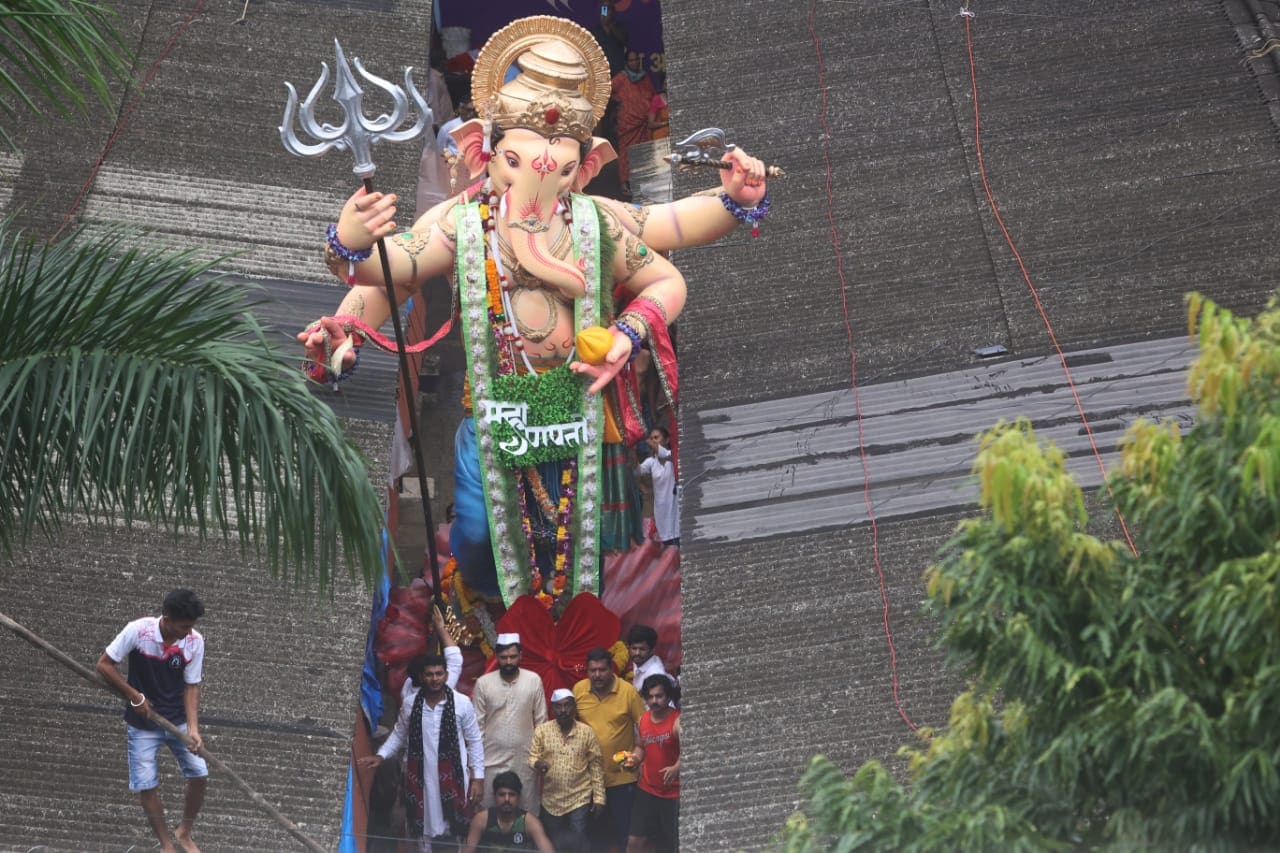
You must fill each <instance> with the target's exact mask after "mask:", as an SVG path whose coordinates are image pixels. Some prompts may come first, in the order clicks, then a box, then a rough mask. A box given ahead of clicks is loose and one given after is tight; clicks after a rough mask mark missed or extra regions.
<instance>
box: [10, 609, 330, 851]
mask: <svg viewBox="0 0 1280 853" xmlns="http://www.w3.org/2000/svg"><path fill="white" fill-rule="evenodd" d="M0 625H3V626H4V627H6V628H8V629H9V630H10V631H12V632H13V633H15V634H17V635H18V636H19V637H21V638H22V639H24V640H26V641H27V642H28V643H30V644H31V645H33V646H35V647H36V648H37V649H40V650H41V651H42V652H44V653H45V654H47V655H49V657H51V658H53V659H54V660H56V661H58V662H59V663H61V664H62V665H63V666H65V667H67V668H68V669H70V670H71V671H72V672H74V673H75V674H76V675H78V676H80V677H81V678H83V679H84V680H85V681H88V682H91V683H93V684H96V685H97V686H99V687H101V688H103V689H105V690H110V691H112V692H115V688H113V687H112V686H111V685H110V684H108V683H107V682H106V681H105V680H104V679H103V677H102V676H101V675H99V674H98V671H97V670H95V669H90V668H89V667H87V666H85V665H84V664H82V663H80V662H79V661H77V660H76V659H75V658H73V657H71V656H70V655H68V654H67V653H66V652H64V651H62V650H61V649H58V648H56V647H55V646H53V645H52V644H50V643H49V642H48V641H46V640H44V639H43V638H41V637H39V636H37V635H36V634H35V633H33V632H32V631H30V630H29V629H27V628H25V627H23V626H22V625H20V624H18V623H17V622H15V621H13V620H12V619H10V618H9V617H8V616H6V615H5V614H4V613H0ZM124 698H125V699H126V701H127V699H128V697H124ZM150 719H151V722H153V723H155V724H156V725H158V726H159V727H160V728H162V729H164V730H165V731H166V732H168V733H169V734H171V735H174V736H175V737H177V738H178V739H179V740H180V741H181V742H182V743H183V744H184V745H186V746H190V745H191V742H190V741H189V740H188V739H187V736H186V735H185V734H183V733H182V732H181V731H180V730H179V729H178V727H177V726H175V725H174V724H173V723H171V722H169V721H168V720H166V719H165V718H164V717H162V716H160V715H159V714H152V715H151V718H150ZM200 757H201V758H203V759H204V760H205V761H207V762H208V763H209V764H210V765H211V766H212V767H213V768H214V769H215V770H217V771H218V772H219V773H225V774H226V775H227V776H230V777H231V781H233V782H235V783H236V785H237V787H239V788H240V790H242V791H244V793H245V794H246V795H247V796H248V797H249V799H251V800H253V802H254V803H255V804H256V805H257V806H258V807H259V808H261V809H262V810H263V811H265V812H266V813H267V814H269V815H271V818H272V819H273V820H274V821H275V822H276V823H278V824H280V826H281V827H282V828H283V829H284V830H285V831H286V832H288V833H289V834H290V835H292V836H293V837H294V838H296V839H297V840H298V841H299V842H300V843H301V844H302V845H303V846H304V847H306V848H307V849H308V850H311V851H313V853H328V851H327V850H325V848H324V847H322V846H320V844H319V843H318V842H317V841H315V839H313V838H311V837H310V836H309V835H307V834H306V833H305V832H303V831H302V830H301V829H300V828H299V827H298V825H297V824H296V823H294V822H293V821H291V820H289V819H288V818H287V817H285V816H284V815H283V814H281V813H280V811H279V810H278V809H277V808H276V807H275V806H273V805H271V803H269V802H267V801H266V800H265V799H263V797H262V795H261V794H259V793H258V792H257V791H255V790H253V788H251V787H249V783H248V782H246V781H245V780H244V779H243V778H241V776H240V774H239V773H237V772H235V771H234V770H232V769H231V768H230V767H228V766H227V765H225V764H223V763H222V760H221V759H219V758H218V757H217V756H215V755H214V754H213V753H211V752H209V748H208V747H207V746H206V747H204V748H202V749H201V750H200Z"/></svg>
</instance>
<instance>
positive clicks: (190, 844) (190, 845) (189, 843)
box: [173, 826, 200, 853]
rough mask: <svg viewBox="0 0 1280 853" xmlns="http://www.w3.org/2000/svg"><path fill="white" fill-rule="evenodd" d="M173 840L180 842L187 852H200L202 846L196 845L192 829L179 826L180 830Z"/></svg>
mask: <svg viewBox="0 0 1280 853" xmlns="http://www.w3.org/2000/svg"><path fill="white" fill-rule="evenodd" d="M173 840H174V841H176V842H177V843H178V846H179V847H181V848H182V849H183V850H184V851H185V853H200V848H199V847H197V846H196V842H195V841H194V840H193V839H192V838H191V829H190V828H183V827H181V826H180V827H178V831H177V832H175V833H174V834H173Z"/></svg>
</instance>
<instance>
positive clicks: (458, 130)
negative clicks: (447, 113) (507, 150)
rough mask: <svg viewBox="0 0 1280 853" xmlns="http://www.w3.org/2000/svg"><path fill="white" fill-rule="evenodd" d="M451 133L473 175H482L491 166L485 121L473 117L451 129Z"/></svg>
mask: <svg viewBox="0 0 1280 853" xmlns="http://www.w3.org/2000/svg"><path fill="white" fill-rule="evenodd" d="M449 135H450V136H452V137H453V139H454V141H455V142H457V143H458V156H460V157H461V158H462V162H463V163H466V164H467V171H469V172H470V173H471V177H473V178H478V177H480V175H482V174H483V173H484V171H485V169H487V168H489V152H488V150H487V146H486V145H485V144H484V143H485V123H484V122H483V121H481V120H480V119H478V118H473V119H471V121H468V122H463V123H462V124H461V125H459V126H458V127H455V128H454V129H453V130H451V131H449Z"/></svg>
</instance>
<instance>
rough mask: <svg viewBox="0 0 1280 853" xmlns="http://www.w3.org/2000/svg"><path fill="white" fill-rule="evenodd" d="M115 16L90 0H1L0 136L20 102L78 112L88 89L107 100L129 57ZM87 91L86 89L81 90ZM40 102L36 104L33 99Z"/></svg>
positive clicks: (5, 135)
mask: <svg viewBox="0 0 1280 853" xmlns="http://www.w3.org/2000/svg"><path fill="white" fill-rule="evenodd" d="M116 21H117V19H116V16H115V14H114V13H113V12H111V11H110V10H108V9H105V8H103V7H102V6H101V5H100V4H98V3H96V2H91V0H0V115H3V121H0V137H2V138H3V140H4V144H5V145H6V146H7V147H9V148H14V147H16V146H15V144H14V141H13V139H12V137H11V136H10V134H9V132H8V130H7V128H8V126H10V125H11V124H12V123H13V121H14V120H15V119H16V118H17V117H18V115H19V108H20V106H25V107H26V108H27V109H28V110H30V111H31V112H33V113H39V112H40V111H41V107H42V105H43V106H48V107H52V109H53V110H54V112H55V113H56V114H58V115H60V116H63V117H65V116H69V115H72V114H74V113H76V112H83V111H84V110H85V108H86V107H87V106H88V104H89V94H90V93H91V94H92V95H93V96H94V97H95V98H96V99H97V100H98V101H99V102H100V103H102V104H104V105H107V106H110V105H111V104H112V94H111V84H112V81H113V80H127V79H128V77H129V71H130V66H131V63H132V57H131V54H130V51H129V49H128V47H127V46H126V45H125V44H124V41H123V39H122V38H121V36H120V33H119V31H118V30H117V28H116ZM86 89H87V91H86ZM37 101H39V102H40V104H38V103H37Z"/></svg>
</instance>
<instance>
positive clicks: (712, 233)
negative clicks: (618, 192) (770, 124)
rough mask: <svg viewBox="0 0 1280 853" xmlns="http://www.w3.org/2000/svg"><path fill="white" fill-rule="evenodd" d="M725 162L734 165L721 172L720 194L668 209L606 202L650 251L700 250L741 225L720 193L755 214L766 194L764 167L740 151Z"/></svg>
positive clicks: (712, 192) (667, 206) (676, 203)
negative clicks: (753, 210)
mask: <svg viewBox="0 0 1280 853" xmlns="http://www.w3.org/2000/svg"><path fill="white" fill-rule="evenodd" d="M725 159H726V160H728V161H730V162H732V163H733V164H734V166H733V168H732V169H723V170H721V173H720V179H721V185H722V186H721V189H718V190H716V189H711V190H704V191H703V192H700V193H696V194H694V195H691V196H688V197H686V198H682V199H679V200H677V201H673V202H669V203H667V204H654V205H646V206H639V207H638V206H636V205H630V204H625V203H623V202H620V201H613V200H611V199H597V201H601V202H603V203H604V204H605V205H606V206H607V207H608V209H609V210H610V212H612V213H613V214H614V215H615V216H616V217H617V219H618V221H619V222H621V223H622V226H623V228H625V229H626V230H627V231H629V232H630V233H632V234H634V235H635V236H636V237H639V238H640V239H642V240H644V242H645V244H646V245H648V246H649V248H651V249H656V250H658V251H659V252H669V251H671V250H672V249H684V248H688V247H690V246H701V245H703V244H705V243H710V242H713V241H715V240H718V239H720V238H721V237H723V236H725V235H726V234H728V233H729V232H730V231H732V230H733V229H734V228H736V227H737V226H738V225H739V224H740V223H741V222H742V220H741V219H739V218H738V217H737V216H735V215H734V214H733V213H731V212H730V211H729V209H728V207H727V206H726V205H725V204H724V201H723V200H722V199H721V197H720V196H721V193H724V194H726V195H728V197H729V198H730V199H731V200H732V201H733V202H734V204H736V205H737V206H738V207H739V208H743V209H752V208H755V207H756V205H758V204H759V203H760V201H761V200H762V199H763V198H764V195H765V190H766V186H765V181H764V175H765V171H764V170H765V167H764V163H763V162H762V161H760V160H758V159H756V158H755V157H751V156H749V155H747V154H745V153H743V152H742V151H740V150H735V151H731V152H729V153H728V154H727V155H725Z"/></svg>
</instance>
